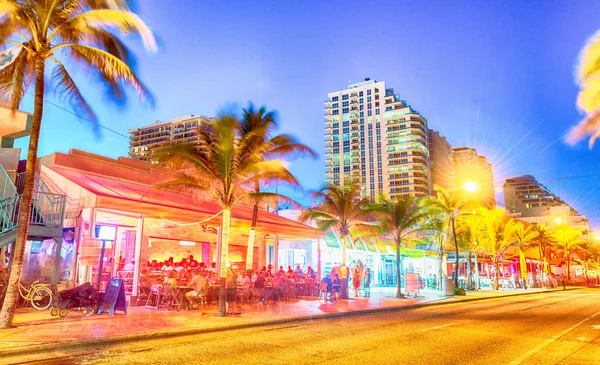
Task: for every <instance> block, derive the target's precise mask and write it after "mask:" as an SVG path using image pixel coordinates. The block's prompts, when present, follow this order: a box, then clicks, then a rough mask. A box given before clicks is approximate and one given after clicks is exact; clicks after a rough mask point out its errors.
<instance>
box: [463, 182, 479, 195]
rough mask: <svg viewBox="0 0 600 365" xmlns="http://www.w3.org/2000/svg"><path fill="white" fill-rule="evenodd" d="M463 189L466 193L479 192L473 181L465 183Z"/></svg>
mask: <svg viewBox="0 0 600 365" xmlns="http://www.w3.org/2000/svg"><path fill="white" fill-rule="evenodd" d="M464 189H465V191H466V192H467V193H474V192H476V191H477V190H479V186H478V185H477V183H476V182H475V181H467V182H466V183H465V185H464Z"/></svg>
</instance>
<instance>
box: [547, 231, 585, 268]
mask: <svg viewBox="0 0 600 365" xmlns="http://www.w3.org/2000/svg"><path fill="white" fill-rule="evenodd" d="M555 237H556V243H555V244H554V247H555V248H556V251H557V253H558V254H559V255H560V256H561V257H562V259H563V260H565V264H566V267H565V271H566V276H567V280H570V279H571V257H572V255H573V253H575V251H577V250H582V249H583V247H582V245H583V244H584V243H585V240H584V239H583V238H581V231H578V230H576V229H574V228H572V227H570V226H567V225H562V226H560V227H558V228H557V230H556V234H555Z"/></svg>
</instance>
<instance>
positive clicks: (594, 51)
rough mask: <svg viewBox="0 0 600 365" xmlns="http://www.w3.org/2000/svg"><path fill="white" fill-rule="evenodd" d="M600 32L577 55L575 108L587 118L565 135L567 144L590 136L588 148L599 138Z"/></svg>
mask: <svg viewBox="0 0 600 365" xmlns="http://www.w3.org/2000/svg"><path fill="white" fill-rule="evenodd" d="M599 80H600V31H598V32H596V34H594V35H593V36H592V37H591V38H590V39H589V40H588V41H587V43H586V45H585V47H584V48H583V50H582V51H581V53H580V55H579V64H578V65H577V83H578V84H579V88H580V91H579V95H578V96H577V106H578V107H579V109H581V110H582V111H583V112H584V113H586V114H587V116H586V117H585V118H584V119H583V120H582V121H581V122H579V124H577V125H576V126H574V127H573V128H571V130H570V131H569V134H568V135H567V142H569V143H570V144H575V143H577V142H579V141H580V140H581V139H583V138H585V137H587V136H590V142H589V145H590V148H591V147H592V146H593V145H594V141H595V140H596V139H597V138H598V137H600V81H599Z"/></svg>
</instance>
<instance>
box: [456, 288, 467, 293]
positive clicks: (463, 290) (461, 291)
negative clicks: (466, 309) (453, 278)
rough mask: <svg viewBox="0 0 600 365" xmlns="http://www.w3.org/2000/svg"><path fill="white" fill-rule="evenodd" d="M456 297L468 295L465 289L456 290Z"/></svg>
mask: <svg viewBox="0 0 600 365" xmlns="http://www.w3.org/2000/svg"><path fill="white" fill-rule="evenodd" d="M454 295H467V293H465V289H463V288H460V287H458V288H454Z"/></svg>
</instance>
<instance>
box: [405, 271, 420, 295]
mask: <svg viewBox="0 0 600 365" xmlns="http://www.w3.org/2000/svg"><path fill="white" fill-rule="evenodd" d="M404 291H405V292H406V294H410V293H414V294H415V297H416V296H417V295H418V294H419V274H416V273H407V274H406V281H405V282H404Z"/></svg>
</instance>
